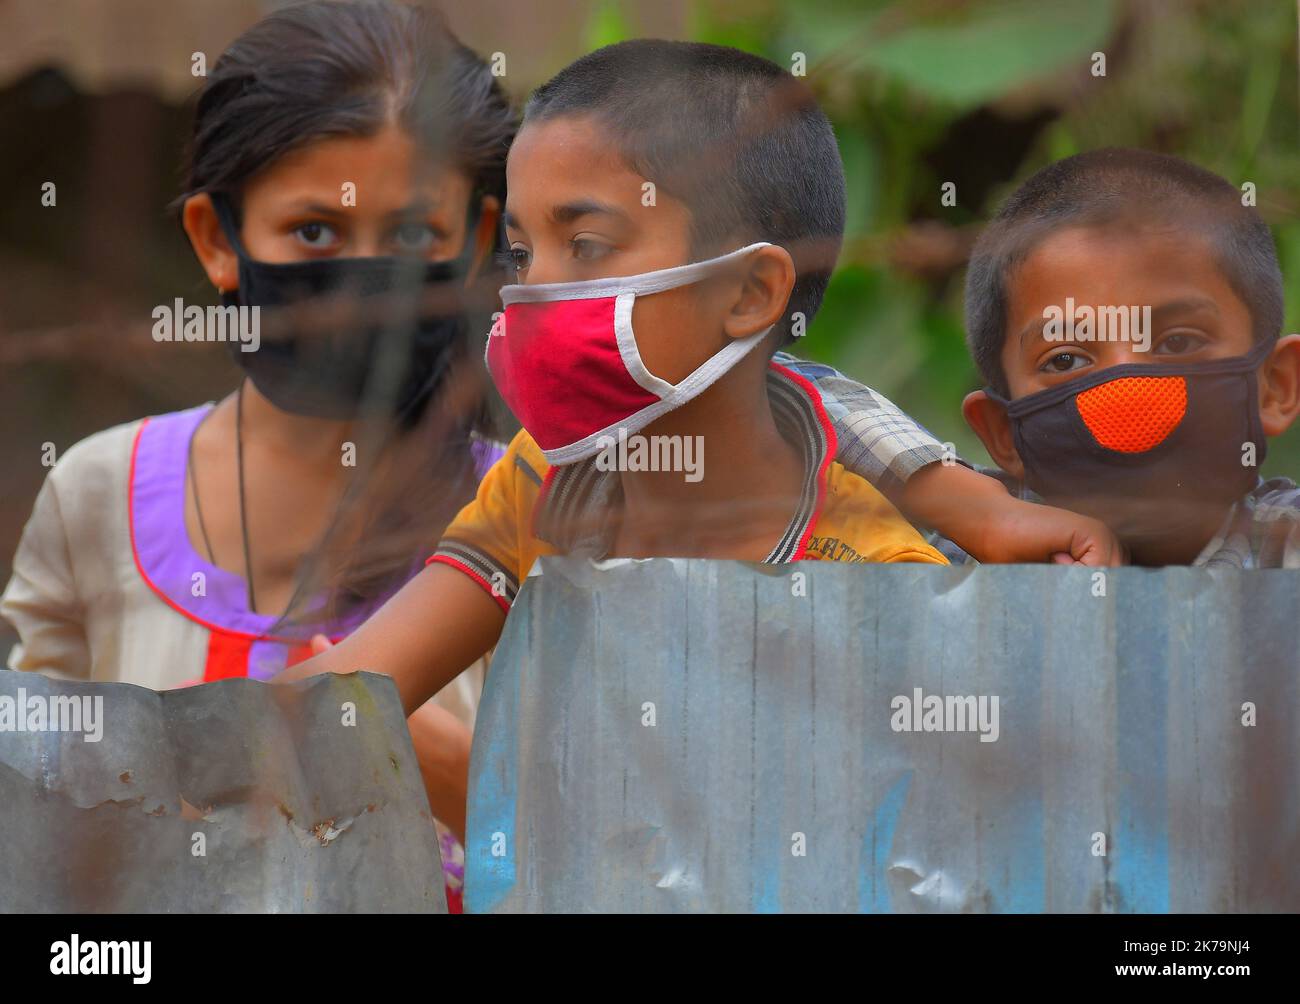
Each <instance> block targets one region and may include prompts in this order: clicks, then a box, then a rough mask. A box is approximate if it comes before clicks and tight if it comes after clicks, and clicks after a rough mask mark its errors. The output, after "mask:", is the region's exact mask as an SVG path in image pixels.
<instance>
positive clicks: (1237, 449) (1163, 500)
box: [985, 341, 1273, 537]
mask: <svg viewBox="0 0 1300 1004" xmlns="http://www.w3.org/2000/svg"><path fill="white" fill-rule="evenodd" d="M1272 349H1273V343H1272V342H1271V341H1265V342H1261V343H1260V344H1259V345H1257V346H1255V348H1253V349H1252V350H1251V351H1250V352H1249V353H1247V354H1246V355H1244V356H1233V357H1232V358H1229V359H1215V360H1211V361H1209V362H1200V363H1184V364H1181V365H1180V364H1178V363H1168V364H1162V363H1126V364H1123V365H1120V366H1111V367H1108V368H1106V369H1100V370H1097V371H1095V372H1092V373H1088V374H1085V375H1083V376H1080V377H1077V378H1076V379H1074V380H1070V381H1067V382H1066V383H1062V384H1059V385H1057V386H1055V387H1051V388H1049V389H1047V390H1043V391H1038V392H1037V393H1034V394H1029V395H1026V396H1025V397H1022V398H1017V399H1016V400H1014V401H1009V400H1007V399H1006V398H1003V397H1001V396H999V395H998V394H996V393H995V392H993V391H992V390H989V389H987V388H986V389H985V393H986V394H987V395H988V396H989V397H990V398H991V399H992V400H994V401H997V402H998V403H1000V404H1002V405H1003V406H1005V407H1006V410H1007V417H1008V418H1009V419H1010V420H1011V426H1012V434H1013V436H1014V439H1015V446H1016V452H1017V453H1019V455H1020V460H1021V462H1022V463H1023V464H1024V468H1025V484H1026V485H1027V486H1028V487H1029V488H1030V489H1032V490H1033V491H1034V492H1036V493H1037V494H1038V495H1040V496H1042V498H1043V499H1044V500H1045V501H1046V502H1048V503H1051V504H1054V505H1060V506H1064V507H1065V508H1069V509H1074V510H1076V511H1079V512H1083V513H1086V514H1088V515H1095V516H1098V517H1099V518H1101V519H1104V520H1106V521H1108V522H1112V526H1113V528H1114V529H1115V530H1116V532H1118V533H1120V535H1121V537H1122V536H1124V528H1123V527H1122V526H1121V525H1120V524H1121V523H1122V522H1123V516H1124V515H1125V514H1126V513H1134V512H1141V513H1142V515H1140V516H1137V517H1135V518H1136V519H1137V521H1138V524H1137V525H1135V526H1134V527H1132V529H1134V530H1135V531H1136V532H1137V533H1138V534H1139V535H1144V536H1152V535H1155V536H1158V535H1160V534H1161V533H1162V526H1161V524H1163V528H1164V530H1167V531H1168V532H1175V531H1176V529H1177V526H1178V525H1179V524H1181V523H1183V522H1185V518H1184V515H1180V514H1186V513H1190V512H1194V511H1196V510H1198V509H1200V510H1209V509H1211V508H1221V507H1223V506H1226V505H1229V504H1231V503H1233V502H1235V501H1237V500H1238V499H1240V498H1241V497H1242V496H1243V495H1245V494H1246V493H1247V492H1248V491H1250V490H1251V488H1253V487H1254V486H1255V485H1256V483H1257V482H1258V481H1259V467H1260V465H1261V464H1262V463H1263V461H1264V455H1265V452H1266V450H1267V442H1266V440H1265V437H1264V430H1263V428H1262V426H1261V424H1260V417H1259V388H1258V382H1257V379H1256V376H1255V371H1256V370H1257V369H1258V368H1259V367H1260V365H1261V364H1262V363H1263V362H1264V360H1265V359H1266V358H1267V357H1268V355H1269V353H1270V352H1271V351H1272ZM1247 444H1253V457H1252V456H1250V453H1251V452H1252V451H1251V450H1250V448H1249V447H1248V445H1247ZM1244 460H1253V464H1249V463H1245V462H1243V461H1244ZM1176 507H1181V508H1176ZM1117 513H1118V514H1119V516H1120V518H1119V519H1118V520H1117V519H1116V514H1117Z"/></svg>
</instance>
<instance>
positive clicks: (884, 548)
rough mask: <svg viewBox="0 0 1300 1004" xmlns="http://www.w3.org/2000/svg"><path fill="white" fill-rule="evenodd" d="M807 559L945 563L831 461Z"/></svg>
mask: <svg viewBox="0 0 1300 1004" xmlns="http://www.w3.org/2000/svg"><path fill="white" fill-rule="evenodd" d="M806 556H807V557H808V558H810V559H821V560H829V561H850V562H865V561H919V562H926V563H930V564H937V565H942V564H947V560H946V559H945V558H944V557H943V555H942V554H940V553H939V552H938V551H936V550H935V549H934V548H933V547H931V546H930V545H929V544H927V543H926V542H925V539H924V538H923V537H922V536H921V534H920V533H919V532H918V531H917V529H916V528H915V527H914V526H912V524H911V523H909V522H908V521H907V520H906V519H904V518H903V514H902V513H900V512H899V511H898V510H897V509H896V508H894V506H893V504H892V503H891V502H890V501H889V500H888V499H887V498H885V496H884V495H882V494H881V493H880V492H879V490H877V489H876V488H875V487H874V486H873V485H872V484H871V483H870V482H868V481H867V480H866V479H865V478H862V477H859V476H858V475H857V474H854V473H853V472H852V471H849V470H847V469H846V468H845V467H844V466H843V465H842V464H839V463H835V462H832V463H831V464H830V465H829V467H828V468H827V472H826V494H825V497H824V499H823V502H822V511H821V514H820V515H819V516H818V518H817V521H816V523H815V524H814V526H813V535H812V538H811V539H810V540H809V541H808V550H807V554H806Z"/></svg>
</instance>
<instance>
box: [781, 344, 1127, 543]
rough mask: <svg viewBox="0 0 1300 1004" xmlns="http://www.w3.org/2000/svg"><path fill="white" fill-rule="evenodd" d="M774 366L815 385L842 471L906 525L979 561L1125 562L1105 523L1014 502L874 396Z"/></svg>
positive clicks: (806, 369) (831, 374) (840, 380)
mask: <svg viewBox="0 0 1300 1004" xmlns="http://www.w3.org/2000/svg"><path fill="white" fill-rule="evenodd" d="M777 362H779V363H780V364H781V365H783V366H787V367H789V368H790V369H793V370H794V371H795V372H797V373H799V374H800V375H801V376H803V377H805V378H806V379H808V380H811V381H813V383H815V384H816V385H817V389H818V391H819V392H820V393H821V396H822V404H823V405H824V406H825V408H826V413H827V415H828V416H829V417H830V419H831V421H832V422H833V423H834V425H835V434H836V437H837V438H838V440H839V452H838V454H837V457H836V459H837V460H839V462H840V463H842V464H843V465H844V466H845V467H846V468H848V469H849V470H850V471H852V472H853V473H854V474H857V475H859V476H861V477H863V478H866V479H867V480H868V481H870V482H871V483H872V484H873V485H875V486H876V487H877V488H878V489H880V491H881V492H882V493H884V494H885V496H887V497H888V498H889V500H890V501H891V502H893V503H894V504H895V505H896V506H898V508H899V509H900V510H902V512H903V514H904V515H905V516H907V518H908V519H910V520H912V521H913V522H915V523H920V524H922V525H923V526H927V527H930V528H931V529H934V530H937V531H939V532H940V533H941V534H943V535H944V536H945V537H947V538H948V539H949V540H951V541H953V542H954V543H955V544H957V545H958V546H959V547H961V548H962V549H963V550H964V551H967V552H968V553H970V554H972V555H974V556H975V557H976V558H978V559H979V560H980V561H988V562H1013V561H1026V562H1038V561H1049V560H1051V561H1057V562H1067V563H1068V562H1070V561H1078V562H1081V563H1083V564H1085V565H1114V564H1120V563H1121V561H1122V560H1123V551H1122V548H1121V547H1120V544H1119V541H1118V540H1116V538H1115V535H1114V534H1113V533H1112V532H1111V531H1110V529H1109V527H1107V526H1106V525H1105V524H1104V523H1102V522H1100V521H1099V520H1095V519H1090V518H1089V517H1087V516H1081V515H1079V514H1078V513H1073V512H1068V511H1066V510H1064V509H1056V508H1054V507H1052V506H1046V505H1038V504H1036V503H1033V502H1025V501H1023V500H1021V499H1016V498H1013V497H1012V496H1011V495H1009V494H1008V493H1007V490H1006V488H1004V487H1003V486H1002V484H1001V483H1000V482H998V481H997V480H996V479H994V478H990V477H987V476H985V475H983V474H980V473H978V472H977V471H974V470H972V469H971V468H969V467H966V466H964V465H963V464H960V463H954V462H953V460H954V458H953V457H952V456H951V455H950V454H947V453H946V452H945V450H944V447H943V445H942V444H941V443H940V442H939V441H938V440H937V439H935V438H934V437H933V436H932V435H930V433H928V432H927V431H926V430H925V429H924V428H922V427H921V426H920V425H919V424H918V423H917V422H915V421H914V420H913V419H912V418H910V417H909V416H908V415H907V414H906V413H904V412H903V411H901V410H900V409H899V408H898V407H897V406H896V405H894V403H893V402H892V401H890V400H889V399H888V398H886V397H884V396H882V395H881V394H878V393H877V392H876V391H874V390H872V389H871V388H869V387H864V386H863V385H862V384H860V383H857V382H856V381H854V380H850V379H849V378H848V377H846V376H844V374H842V373H840V372H838V371H837V370H835V369H833V368H831V367H830V366H826V365H823V364H821V363H812V362H808V361H807V360H803V359H797V358H795V357H794V356H790V355H787V354H785V353H778V355H777ZM1067 556H1068V557H1067Z"/></svg>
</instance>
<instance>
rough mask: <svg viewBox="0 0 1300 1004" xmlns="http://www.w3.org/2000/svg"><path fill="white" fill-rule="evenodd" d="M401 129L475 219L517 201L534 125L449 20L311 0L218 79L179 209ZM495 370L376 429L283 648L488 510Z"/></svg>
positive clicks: (197, 121)
mask: <svg viewBox="0 0 1300 1004" xmlns="http://www.w3.org/2000/svg"><path fill="white" fill-rule="evenodd" d="M390 123H396V124H398V125H400V126H402V127H404V128H405V129H407V130H408V131H410V132H411V133H412V134H413V135H414V136H415V138H416V139H417V140H418V141H419V142H420V144H421V146H422V147H423V148H424V149H425V150H426V151H427V152H428V154H429V155H431V156H433V157H437V158H441V159H443V160H444V161H445V163H446V164H447V166H449V167H453V168H457V169H459V170H461V171H464V172H465V173H466V174H468V175H469V177H470V179H471V181H472V183H473V188H472V192H473V194H472V196H471V198H472V200H473V202H474V203H475V204H477V203H478V201H479V200H481V198H482V197H483V196H485V195H493V196H496V197H497V198H498V199H499V200H501V201H504V198H505V163H506V154H507V152H508V151H509V148H510V143H511V141H512V140H513V139H514V134H515V130H516V128H517V126H518V118H517V116H516V114H515V111H514V109H513V108H512V106H511V104H510V102H509V100H508V99H507V98H506V96H505V94H504V92H503V91H502V89H501V87H500V86H499V85H498V83H497V79H496V77H494V76H493V74H492V72H491V70H490V69H489V67H488V66H487V64H486V63H485V62H484V61H483V60H482V59H480V58H479V57H478V56H477V55H475V54H474V53H473V52H472V51H471V50H470V49H468V48H466V47H465V46H464V45H462V44H461V43H460V42H459V41H458V40H457V39H456V37H455V36H454V35H453V34H452V33H451V31H450V30H449V29H448V27H447V25H446V23H445V21H444V20H443V18H442V16H441V15H440V14H438V13H436V12H434V11H430V10H426V9H424V8H419V7H409V6H404V5H401V4H397V3H392V2H389V0H311V2H306V3H301V4H296V5H293V6H289V7H285V8H283V9H281V10H277V11H275V12H274V13H272V14H270V15H269V16H267V17H265V18H263V19H262V20H261V21H259V22H257V24H255V25H253V27H251V28H249V29H248V30H247V31H246V32H244V33H243V34H242V35H240V36H239V38H237V39H235V41H234V42H233V43H231V45H230V47H229V48H228V49H227V50H226V51H225V52H224V53H223V54H222V56H221V58H220V59H219V60H217V62H216V65H215V66H214V67H213V68H212V71H211V74H210V75H209V77H208V79H207V82H206V84H205V85H204V87H203V90H202V92H201V93H200V95H199V97H198V102H197V106H196V109H195V116H194V131H193V135H192V138H191V143H190V148H189V155H188V164H187V170H186V181H185V188H186V191H185V194H184V195H182V196H181V197H180V198H179V199H178V200H177V202H176V207H177V208H179V207H180V206H181V205H183V204H184V202H185V200H186V199H187V198H189V197H190V196H192V195H196V194H198V193H200V192H207V193H220V194H222V195H224V196H225V197H226V198H227V199H228V200H229V202H230V203H231V204H232V206H233V207H235V208H236V210H238V207H239V205H240V201H241V200H240V194H241V191H242V188H243V186H244V184H245V182H247V181H248V179H249V178H251V177H252V176H253V175H254V174H256V173H257V172H258V171H260V170H261V169H262V168H264V167H266V166H268V165H270V164H272V163H273V162H275V161H276V160H277V159H279V158H280V157H282V156H284V155H285V154H286V153H288V152H290V151H291V150H295V149H297V148H299V147H301V146H303V145H305V144H307V143H311V142H314V141H317V140H320V139H324V138H328V137H334V136H370V135H374V134H375V133H377V132H379V131H380V130H381V129H383V128H384V127H385V126H386V125H388V124H390ZM473 239H474V235H473V234H472V233H470V234H467V235H466V240H473ZM481 369H482V366H481V363H479V362H478V359H477V352H476V351H470V350H468V349H466V351H464V352H461V353H459V358H457V359H455V360H454V361H453V364H452V367H451V369H450V372H449V373H448V374H447V376H446V377H445V378H444V380H443V382H442V384H440V386H439V389H438V392H437V394H436V395H435V397H434V399H433V400H432V401H431V402H430V403H429V405H428V406H427V407H426V408H425V409H424V411H423V413H422V415H421V417H420V419H419V420H418V421H417V422H415V423H413V424H412V423H403V422H394V423H379V426H376V424H375V423H373V422H370V423H363V425H362V427H361V428H360V429H359V430H358V439H359V441H358V442H357V444H356V453H357V458H358V466H357V468H356V469H355V471H353V477H352V479H351V483H350V484H349V486H348V488H347V491H346V492H345V495H344V498H343V500H342V502H341V503H340V506H339V509H338V512H337V513H336V515H335V518H334V519H333V521H332V523H331V526H330V529H329V531H328V532H327V533H326V535H325V538H324V539H323V540H322V541H321V543H320V545H319V546H318V547H317V548H316V549H315V551H314V552H313V553H312V554H311V555H309V556H308V557H307V559H306V560H305V561H304V562H303V565H302V567H301V568H300V569H299V575H298V584H297V589H296V591H295V597H294V599H293V601H291V603H290V605H289V609H288V611H287V612H286V614H285V615H284V617H283V618H282V620H281V623H280V624H279V625H277V627H276V628H274V629H273V630H272V632H271V633H272V634H281V635H285V634H287V635H291V636H293V635H299V634H305V633H306V631H305V630H302V629H307V630H310V629H311V628H313V627H317V626H322V625H323V624H325V623H334V624H337V623H339V622H340V621H353V620H355V619H356V618H357V617H358V616H359V615H363V614H365V613H367V612H368V611H369V610H371V609H372V608H373V607H375V606H377V605H378V604H379V603H380V602H381V601H382V600H383V599H385V598H386V596H387V595H388V594H390V593H391V592H393V591H394V590H395V589H396V588H398V587H399V586H400V585H401V584H402V583H403V582H404V581H405V580H406V579H407V578H409V577H410V575H412V574H413V572H414V571H415V570H417V569H418V567H419V561H418V559H419V558H420V557H422V556H423V555H424V554H427V553H428V552H429V551H431V550H432V548H433V546H434V545H435V544H436V543H437V541H438V538H439V536H440V535H441V533H442V531H443V529H444V528H445V526H446V524H447V523H448V522H450V520H451V517H452V516H454V515H455V513H456V512H457V510H458V509H459V508H460V507H461V506H462V505H464V504H465V503H466V502H468V501H469V499H470V498H472V497H473V493H474V489H475V486H476V483H477V477H476V474H475V458H474V456H473V454H472V452H471V445H472V443H473V439H474V437H475V436H476V435H482V434H484V433H486V432H490V431H491V427H490V420H489V418H488V411H487V408H486V406H485V404H484V402H485V390H486V382H485V380H484V378H483V374H482V372H481Z"/></svg>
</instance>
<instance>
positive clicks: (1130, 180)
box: [966, 148, 1284, 396]
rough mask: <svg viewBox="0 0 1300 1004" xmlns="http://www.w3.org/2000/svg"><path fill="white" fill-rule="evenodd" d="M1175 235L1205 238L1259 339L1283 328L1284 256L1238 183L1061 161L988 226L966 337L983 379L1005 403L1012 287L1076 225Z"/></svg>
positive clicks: (1151, 164)
mask: <svg viewBox="0 0 1300 1004" xmlns="http://www.w3.org/2000/svg"><path fill="white" fill-rule="evenodd" d="M1149 225H1156V226H1162V227H1171V228H1176V229H1178V230H1181V231H1183V232H1187V233H1191V234H1194V235H1197V236H1200V237H1202V238H1203V239H1205V240H1206V241H1207V243H1208V244H1209V246H1210V247H1211V249H1212V251H1213V254H1214V255H1215V258H1216V260H1217V264H1218V267H1219V269H1220V271H1221V272H1222V273H1223V275H1224V277H1225V278H1226V279H1227V281H1228V283H1229V284H1230V285H1231V287H1232V289H1233V291H1234V292H1235V293H1236V294H1237V296H1239V297H1240V298H1241V300H1242V302H1243V303H1244V304H1245V305H1246V307H1247V308H1248V309H1249V311H1250V317H1251V325H1252V330H1253V333H1254V337H1255V340H1256V341H1262V340H1264V339H1269V338H1277V336H1278V334H1279V333H1280V331H1281V328H1282V321H1283V312H1284V307H1283V295H1282V272H1281V269H1280V268H1279V266H1278V260H1277V249H1276V248H1275V246H1274V244H1273V237H1272V235H1271V234H1270V233H1269V229H1268V226H1267V224H1265V223H1264V221H1263V219H1262V218H1261V217H1260V215H1259V213H1258V212H1256V210H1255V209H1254V208H1253V207H1250V206H1246V205H1244V204H1243V202H1242V193H1241V192H1240V191H1238V190H1237V189H1236V188H1234V187H1233V186H1232V185H1231V184H1230V183H1229V182H1227V181H1225V180H1224V179H1223V178H1221V177H1219V176H1218V175H1217V174H1214V173H1213V172H1212V171H1207V170H1205V169H1204V168H1201V167H1197V166H1196V165H1195V164H1189V163H1188V162H1187V161H1185V160H1181V159H1180V158H1178V157H1172V156H1169V155H1167V154H1160V153H1152V152H1150V151H1148V150H1131V149H1122V148H1106V149H1101V150H1092V151H1090V152H1088V153H1081V154H1078V155H1076V156H1073V157H1067V158H1065V159H1064V160H1060V161H1057V162H1056V163H1054V164H1050V165H1048V166H1047V167H1045V168H1043V169H1042V170H1041V171H1039V172H1038V173H1036V174H1034V175H1033V176H1032V177H1031V178H1030V179H1029V180H1028V181H1026V182H1025V183H1024V184H1023V185H1021V186H1020V188H1018V189H1017V190H1016V191H1015V192H1014V193H1013V194H1012V195H1011V197H1010V198H1009V199H1007V201H1006V203H1005V204H1004V205H1003V206H1002V209H1001V210H1000V211H999V212H998V214H997V215H996V216H995V217H994V218H993V220H992V222H991V223H990V224H989V225H988V227H986V228H985V230H984V232H983V233H982V234H981V235H980V238H979V240H978V241H977V242H976V243H975V248H974V250H973V251H972V252H971V259H970V265H969V268H968V270H967V273H966V338H967V342H968V344H969V346H970V351H971V355H972V357H973V358H974V360H975V365H976V366H977V367H978V368H979V371H980V375H981V376H982V377H983V378H984V380H985V381H986V382H987V384H988V385H989V386H990V387H992V388H993V389H994V390H995V391H997V392H998V393H999V394H1002V395H1003V396H1006V395H1007V394H1008V388H1007V379H1006V374H1005V373H1004V372H1003V369H1002V348H1003V345H1004V343H1005V341H1006V334H1007V330H1006V329H1007V323H1008V322H1007V301H1008V296H1007V289H1008V281H1009V279H1010V277H1011V274H1012V273H1013V272H1014V270H1015V269H1016V267H1017V266H1018V265H1020V264H1021V263H1023V262H1024V261H1025V259H1026V258H1028V256H1029V255H1030V253H1031V252H1032V251H1033V250H1034V248H1035V247H1037V246H1038V245H1039V244H1040V243H1041V242H1042V241H1044V240H1045V239H1046V238H1047V237H1049V236H1050V235H1051V234H1053V233H1055V232H1056V231H1058V230H1061V229H1063V228H1066V227H1072V226H1095V227H1103V228H1106V229H1109V230H1113V231H1115V232H1116V233H1117V234H1118V235H1119V236H1120V237H1121V238H1122V236H1123V232H1124V231H1125V230H1129V231H1130V232H1133V231H1136V230H1138V229H1140V228H1142V227H1143V226H1149Z"/></svg>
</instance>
